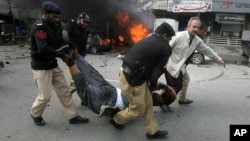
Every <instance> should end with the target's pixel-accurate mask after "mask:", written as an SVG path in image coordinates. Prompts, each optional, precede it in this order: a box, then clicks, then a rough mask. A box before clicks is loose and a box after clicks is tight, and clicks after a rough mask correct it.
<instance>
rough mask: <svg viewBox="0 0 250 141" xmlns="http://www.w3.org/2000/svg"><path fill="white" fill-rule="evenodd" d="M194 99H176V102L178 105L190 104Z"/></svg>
mask: <svg viewBox="0 0 250 141" xmlns="http://www.w3.org/2000/svg"><path fill="white" fill-rule="evenodd" d="M193 102H194V101H193V100H190V99H186V100H185V101H180V100H179V101H178V103H179V104H180V105H182V104H186V105H187V104H191V103H193Z"/></svg>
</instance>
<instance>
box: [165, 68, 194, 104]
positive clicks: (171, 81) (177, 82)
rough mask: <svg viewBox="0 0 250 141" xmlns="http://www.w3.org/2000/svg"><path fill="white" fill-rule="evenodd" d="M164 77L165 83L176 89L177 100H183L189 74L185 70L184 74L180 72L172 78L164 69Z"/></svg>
mask: <svg viewBox="0 0 250 141" xmlns="http://www.w3.org/2000/svg"><path fill="white" fill-rule="evenodd" d="M165 77H166V80H167V84H168V85H170V86H171V87H173V88H174V89H175V91H176V94H177V96H178V100H179V101H185V100H186V95H187V89H188V84H189V81H190V78H189V74H188V72H187V71H186V72H185V73H184V74H183V73H182V72H181V73H180V75H179V77H178V78H173V77H172V76H171V75H170V74H169V73H168V72H167V71H166V70H165Z"/></svg>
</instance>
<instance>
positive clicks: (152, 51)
mask: <svg viewBox="0 0 250 141" xmlns="http://www.w3.org/2000/svg"><path fill="white" fill-rule="evenodd" d="M174 35H175V32H174V30H173V28H172V27H171V26H170V25H169V24H168V23H162V24H161V25H160V26H158V27H157V29H156V31H155V33H154V34H152V35H151V36H149V37H147V38H145V39H143V40H141V41H139V42H138V43H136V44H135V45H134V46H133V47H132V48H131V50H130V51H129V52H128V53H127V54H126V55H125V57H124V59H123V64H122V70H121V72H120V87H121V90H122V93H123V94H124V96H125V97H126V98H127V99H128V101H129V107H128V108H126V109H124V110H121V111H120V112H118V113H116V114H114V116H113V115H111V117H112V116H113V119H110V123H111V124H112V125H113V126H114V127H115V128H118V129H123V128H124V125H123V124H125V123H127V122H129V121H131V120H134V119H136V118H139V117H143V119H144V123H145V126H146V130H147V134H146V137H147V138H148V139H160V138H165V137H166V135H167V134H168V132H167V131H161V130H159V129H158V125H157V123H156V121H155V119H154V117H153V102H152V97H151V93H150V90H153V89H154V88H155V87H156V84H157V80H158V78H159V77H160V76H161V75H162V74H163V73H164V65H165V64H166V62H167V60H168V58H169V56H170V54H171V48H170V46H169V45H168V42H169V40H171V39H172V36H174ZM148 83H150V86H151V87H152V89H150V88H149V86H148ZM102 110H103V109H102ZM103 111H105V110H103Z"/></svg>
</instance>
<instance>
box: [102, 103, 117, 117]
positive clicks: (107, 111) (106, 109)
mask: <svg viewBox="0 0 250 141" xmlns="http://www.w3.org/2000/svg"><path fill="white" fill-rule="evenodd" d="M119 111H121V110H120V109H119V108H118V107H110V106H106V105H102V107H101V110H100V114H99V116H100V117H102V116H110V117H111V118H113V117H114V116H115V114H117V113H118V112H119Z"/></svg>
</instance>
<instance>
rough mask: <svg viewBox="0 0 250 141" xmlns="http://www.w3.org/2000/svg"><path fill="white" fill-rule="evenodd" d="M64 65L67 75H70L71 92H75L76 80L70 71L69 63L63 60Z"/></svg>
mask: <svg viewBox="0 0 250 141" xmlns="http://www.w3.org/2000/svg"><path fill="white" fill-rule="evenodd" d="M63 65H64V68H65V70H66V73H67V75H68V77H69V79H70V84H69V91H70V93H71V94H73V93H74V92H75V91H76V86H75V82H74V80H73V78H72V75H71V72H70V68H69V67H68V65H67V64H66V63H65V62H63Z"/></svg>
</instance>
